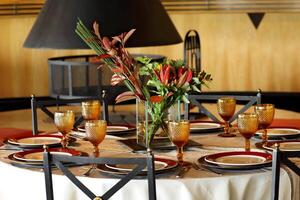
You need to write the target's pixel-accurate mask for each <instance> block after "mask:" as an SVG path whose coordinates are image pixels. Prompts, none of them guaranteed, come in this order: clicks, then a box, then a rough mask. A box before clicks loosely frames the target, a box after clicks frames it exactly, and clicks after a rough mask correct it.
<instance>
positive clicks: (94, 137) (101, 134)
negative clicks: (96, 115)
mask: <svg viewBox="0 0 300 200" xmlns="http://www.w3.org/2000/svg"><path fill="white" fill-rule="evenodd" d="M106 128H107V123H106V121H105V120H89V121H87V122H86V123H85V132H86V139H87V140H88V141H89V142H90V143H92V145H93V147H94V150H93V154H94V157H99V144H100V143H101V142H102V141H103V140H104V138H105V135H106ZM96 168H97V165H96V164H93V165H92V166H91V167H90V168H89V169H88V170H87V171H86V172H85V173H84V174H83V175H85V176H89V174H90V173H91V171H92V170H94V169H96Z"/></svg>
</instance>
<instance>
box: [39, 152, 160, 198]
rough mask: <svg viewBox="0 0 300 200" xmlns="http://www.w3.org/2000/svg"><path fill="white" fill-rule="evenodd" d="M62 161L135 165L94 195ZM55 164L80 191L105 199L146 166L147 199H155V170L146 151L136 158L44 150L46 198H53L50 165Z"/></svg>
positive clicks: (151, 156)
mask: <svg viewBox="0 0 300 200" xmlns="http://www.w3.org/2000/svg"><path fill="white" fill-rule="evenodd" d="M64 163H79V164H113V165H115V164H133V165H136V167H135V168H134V169H133V170H132V171H130V172H129V173H128V174H126V175H124V177H122V178H121V179H120V181H118V182H117V183H116V184H115V185H114V186H113V187H111V188H110V189H109V190H108V191H106V192H105V193H104V194H103V195H102V196H97V195H95V194H94V193H93V192H92V191H91V190H89V189H88V188H87V186H85V185H84V184H83V183H82V182H81V181H79V180H78V179H77V178H76V176H75V175H74V174H73V173H72V172H71V171H70V170H69V169H68V167H66V166H65V164H64ZM53 165H55V166H56V167H57V168H58V169H60V170H61V171H62V172H63V174H64V175H65V176H67V177H68V179H69V180H70V181H71V182H72V183H73V184H75V185H76V186H77V187H78V188H79V189H80V190H81V191H82V192H84V193H85V194H86V195H87V196H88V197H89V198H90V199H93V200H107V199H109V198H110V197H111V196H113V195H114V194H115V193H116V192H117V191H118V190H120V189H121V188H122V187H123V186H124V185H126V184H127V183H128V182H129V181H130V180H132V179H134V178H135V177H136V176H137V175H139V173H140V172H141V171H142V170H143V169H144V168H145V167H147V180H148V193H149V200H156V187H155V172H154V156H153V154H152V153H150V152H148V153H147V154H146V155H145V156H143V157H136V158H132V157H131V158H106V157H100V158H94V157H80V156H66V155H57V154H56V155H55V154H50V153H49V151H47V150H45V152H44V174H45V184H46V195H47V200H53V199H54V195H53V182H52V167H53Z"/></svg>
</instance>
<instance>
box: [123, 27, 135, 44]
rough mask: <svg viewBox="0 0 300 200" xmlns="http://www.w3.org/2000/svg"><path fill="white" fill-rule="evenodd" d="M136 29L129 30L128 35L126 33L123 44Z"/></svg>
mask: <svg viewBox="0 0 300 200" xmlns="http://www.w3.org/2000/svg"><path fill="white" fill-rule="evenodd" d="M135 30H136V29H131V30H130V31H129V32H128V33H126V35H125V37H124V40H123V44H125V43H126V41H127V40H128V39H129V38H130V36H131V35H132V34H133V33H134V31H135Z"/></svg>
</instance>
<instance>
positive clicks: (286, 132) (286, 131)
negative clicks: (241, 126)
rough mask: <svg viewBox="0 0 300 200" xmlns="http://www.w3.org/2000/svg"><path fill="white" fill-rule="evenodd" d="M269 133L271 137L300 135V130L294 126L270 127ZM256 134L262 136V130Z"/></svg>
mask: <svg viewBox="0 0 300 200" xmlns="http://www.w3.org/2000/svg"><path fill="white" fill-rule="evenodd" d="M267 133H268V137H270V138H276V137H277V138H280V137H291V136H295V137H296V136H300V130H298V129H294V128H269V129H267ZM255 135H256V136H259V137H261V135H262V131H261V130H259V131H257V132H256V133H255Z"/></svg>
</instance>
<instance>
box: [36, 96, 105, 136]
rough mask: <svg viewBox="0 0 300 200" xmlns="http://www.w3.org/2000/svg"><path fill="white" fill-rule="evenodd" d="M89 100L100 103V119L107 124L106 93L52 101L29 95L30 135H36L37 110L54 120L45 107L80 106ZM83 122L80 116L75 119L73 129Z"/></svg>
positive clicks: (51, 113) (52, 114)
mask: <svg viewBox="0 0 300 200" xmlns="http://www.w3.org/2000/svg"><path fill="white" fill-rule="evenodd" d="M89 100H99V101H100V102H101V103H102V118H103V119H104V120H106V121H107V122H108V123H109V116H108V103H107V100H106V92H105V91H102V95H101V96H98V97H86V98H78V99H60V98H59V97H57V98H56V99H53V100H38V99H37V98H36V97H35V96H34V95H31V114H32V133H33V135H36V134H38V119H37V109H38V108H40V109H41V110H42V111H43V112H44V113H45V114H46V115H48V116H49V117H50V118H51V119H54V113H53V112H51V111H50V110H49V109H48V108H47V107H50V106H57V107H58V106H61V105H75V104H80V103H81V102H83V101H89ZM82 121H83V117H82V116H80V117H79V118H77V119H76V121H75V123H74V127H77V126H79V125H80V123H81V122H82Z"/></svg>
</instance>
